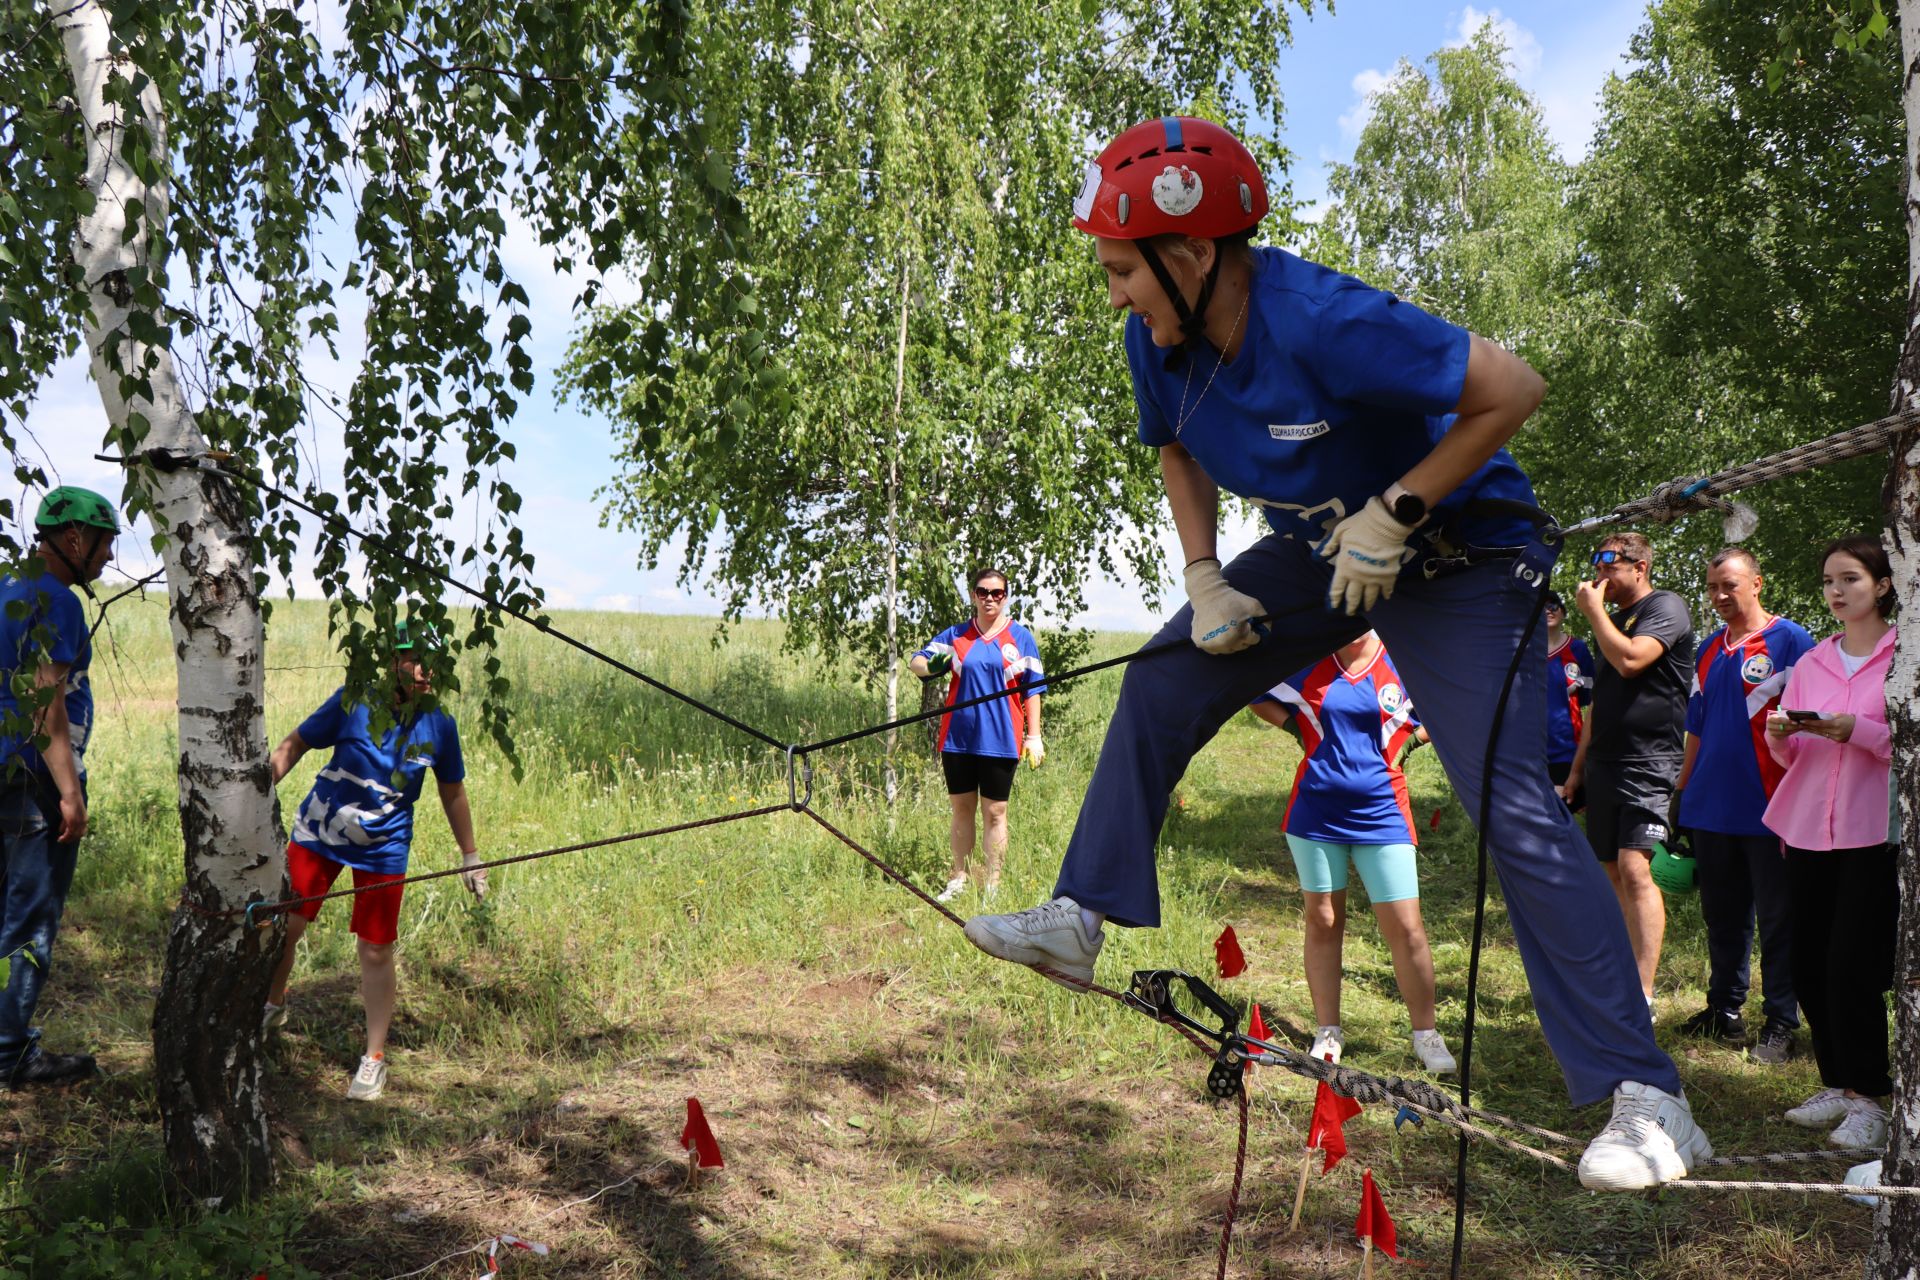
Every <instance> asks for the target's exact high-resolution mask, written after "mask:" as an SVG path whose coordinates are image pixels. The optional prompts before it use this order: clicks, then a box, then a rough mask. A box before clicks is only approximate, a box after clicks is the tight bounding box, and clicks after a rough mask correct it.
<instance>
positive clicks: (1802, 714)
mask: <svg viewBox="0 0 1920 1280" xmlns="http://www.w3.org/2000/svg"><path fill="white" fill-rule="evenodd" d="M1780 714H1781V715H1783V716H1785V717H1786V718H1787V719H1789V720H1794V721H1797V722H1799V723H1801V724H1805V723H1806V722H1807V721H1809V720H1825V719H1826V718H1827V717H1826V716H1825V715H1824V714H1823V713H1821V712H1818V711H1789V710H1787V709H1786V708H1785V707H1782V708H1780Z"/></svg>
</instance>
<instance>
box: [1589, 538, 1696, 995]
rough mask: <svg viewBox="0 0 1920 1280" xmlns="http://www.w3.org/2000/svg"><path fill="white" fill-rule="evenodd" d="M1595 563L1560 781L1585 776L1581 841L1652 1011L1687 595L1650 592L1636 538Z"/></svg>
mask: <svg viewBox="0 0 1920 1280" xmlns="http://www.w3.org/2000/svg"><path fill="white" fill-rule="evenodd" d="M1593 565H1594V578H1593V580H1592V581H1591V582H1582V583H1581V584H1580V585H1579V587H1578V588H1576V589H1575V591H1574V597H1573V598H1574V605H1575V607H1576V608H1578V609H1579V610H1580V612H1581V613H1583V614H1585V615H1586V618H1587V621H1588V622H1589V623H1591V624H1592V626H1593V641H1594V645H1593V647H1594V648H1595V649H1596V650H1598V651H1599V654H1598V656H1599V661H1597V662H1596V663H1595V664H1594V682H1593V714H1592V715H1591V716H1590V717H1589V718H1588V720H1587V723H1586V728H1585V732H1584V733H1583V735H1582V740H1581V743H1580V748H1579V751H1578V752H1577V753H1576V754H1575V756H1574V761H1573V768H1572V771H1571V773H1570V774H1569V776H1568V782H1569V783H1570V784H1574V785H1577V784H1579V783H1580V782H1582V781H1584V782H1585V783H1586V788H1587V840H1588V841H1589V843H1591V844H1592V845H1593V850H1594V853H1595V854H1596V855H1598V857H1599V858H1600V861H1601V862H1602V863H1603V864H1605V866H1606V869H1607V878H1608V879H1610V880H1611V881H1613V891H1614V893H1615V895H1616V896H1618V898H1619V899H1620V912H1621V914H1622V915H1624V916H1625V917H1626V920H1627V935H1628V937H1630V938H1631V939H1632V941H1633V958H1634V961H1635V963H1636V964H1638V966H1639V968H1640V986H1641V988H1642V989H1643V990H1645V992H1646V994H1647V1008H1648V1010H1649V1011H1651V1010H1652V1008H1653V975H1654V971H1655V970H1657V969H1658V968H1659V967H1660V943H1661V940H1662V939H1663V938H1664V937H1665V935H1666V931H1667V908H1666V904H1665V902H1664V901H1662V899H1661V897H1660V889H1659V887H1658V886H1656V885H1655V884H1654V883H1653V875H1652V869H1651V868H1652V862H1653V847H1654V846H1655V845H1656V844H1661V843H1664V842H1665V841H1666V840H1667V838H1668V837H1669V835H1670V834H1671V833H1670V832H1669V831H1668V829H1667V807H1668V804H1669V802H1670V801H1671V800H1672V798H1673V784H1674V779H1675V778H1677V777H1678V776H1679V773H1680V762H1681V760H1682V758H1683V757H1684V755H1685V736H1686V725H1687V689H1688V687H1689V683H1690V681H1691V680H1692V677H1693V618H1692V615H1691V614H1690V613H1689V612H1688V609H1687V605H1686V601H1684V600H1682V599H1681V598H1680V597H1679V596H1677V595H1675V594H1674V593H1673V592H1671V591H1658V590H1655V589H1654V586H1653V583H1652V581H1651V576H1652V571H1653V547H1652V544H1650V543H1649V542H1648V541H1647V540H1646V539H1645V538H1644V537H1642V536H1641V535H1639V534H1637V533H1622V534H1616V535H1615V536H1613V537H1611V538H1608V539H1607V540H1606V541H1605V542H1603V543H1601V544H1600V550H1599V551H1597V552H1595V553H1594V556H1593ZM1607 605H1612V606H1613V612H1612V613H1608V612H1607V611H1606V606H1607Z"/></svg>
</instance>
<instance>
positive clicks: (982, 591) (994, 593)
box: [973, 587, 1007, 600]
mask: <svg viewBox="0 0 1920 1280" xmlns="http://www.w3.org/2000/svg"><path fill="white" fill-rule="evenodd" d="M973 594H975V595H977V596H979V597H980V598H981V599H982V600H1005V599H1006V598H1007V589H1006V588H1005V587H975V588H974V589H973Z"/></svg>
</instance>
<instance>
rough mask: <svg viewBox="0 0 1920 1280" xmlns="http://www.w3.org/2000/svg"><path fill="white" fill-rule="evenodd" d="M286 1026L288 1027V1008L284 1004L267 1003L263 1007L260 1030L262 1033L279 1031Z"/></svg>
mask: <svg viewBox="0 0 1920 1280" xmlns="http://www.w3.org/2000/svg"><path fill="white" fill-rule="evenodd" d="M286 1025H287V1006H285V1005H283V1004H275V1003H274V1002H273V1001H271V1000H269V1001H267V1003H266V1004H265V1005H263V1006H261V1009H260V1029H261V1030H262V1031H267V1032H272V1031H278V1030H279V1029H280V1028H282V1027H284V1026H286Z"/></svg>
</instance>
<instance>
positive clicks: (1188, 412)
mask: <svg viewBox="0 0 1920 1280" xmlns="http://www.w3.org/2000/svg"><path fill="white" fill-rule="evenodd" d="M1252 296H1253V288H1252V286H1251V285H1249V286H1248V288H1247V291H1246V292H1245V293H1244V294H1242V295H1241V296H1240V314H1238V315H1236V316H1235V317H1234V318H1233V328H1231V329H1229V330H1227V346H1229V347H1230V346H1232V345H1233V338H1234V335H1235V334H1237V333H1239V332H1240V322H1241V321H1242V320H1245V319H1246V318H1247V300H1248V299H1249V298H1251V297H1252ZM1226 362H1227V353H1226V352H1225V351H1224V350H1222V351H1221V352H1220V353H1219V354H1217V355H1216V356H1215V357H1214V360H1213V372H1212V373H1209V374H1208V375H1207V381H1206V384H1205V385H1204V386H1202V387H1201V388H1200V395H1199V396H1198V397H1197V398H1196V399H1195V400H1194V402H1193V408H1191V409H1189V408H1187V392H1188V391H1189V390H1191V389H1192V387H1193V361H1192V360H1188V361H1187V380H1186V381H1185V382H1183V383H1182V384H1181V385H1180V411H1179V413H1178V414H1177V415H1175V418H1174V423H1173V438H1174V439H1175V440H1178V439H1179V438H1180V433H1181V432H1182V431H1184V430H1186V427H1187V423H1188V422H1189V421H1191V420H1192V418H1193V415H1194V414H1196V413H1198V412H1200V404H1201V401H1204V400H1205V399H1206V398H1207V392H1209V391H1211V390H1213V380H1214V379H1215V378H1217V377H1219V376H1220V366H1221V365H1223V364H1225V363H1226Z"/></svg>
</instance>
